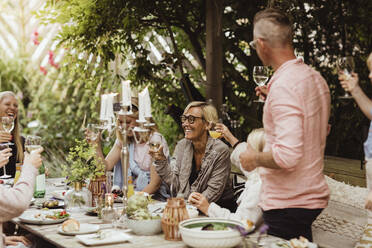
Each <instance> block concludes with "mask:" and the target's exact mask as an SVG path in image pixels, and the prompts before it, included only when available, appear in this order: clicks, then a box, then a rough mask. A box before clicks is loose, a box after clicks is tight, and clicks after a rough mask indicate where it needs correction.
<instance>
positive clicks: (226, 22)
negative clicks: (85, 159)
mask: <svg viewBox="0 0 372 248" xmlns="http://www.w3.org/2000/svg"><path fill="white" fill-rule="evenodd" d="M216 1H217V0H216ZM219 1H220V0H219ZM222 2H223V6H224V7H223V8H224V11H223V17H222V30H223V33H224V36H223V54H224V56H223V73H222V74H223V79H222V80H223V102H224V103H225V104H227V107H228V112H229V115H230V116H231V118H232V119H233V120H237V121H238V124H239V125H238V126H239V128H237V130H236V134H237V135H238V136H239V138H240V139H245V137H246V135H247V133H249V131H250V130H251V129H252V128H256V127H260V126H262V122H261V117H262V105H259V104H256V103H254V102H253V100H254V99H255V98H256V96H255V94H254V88H255V84H254V82H253V80H252V70H253V66H254V65H259V64H260V61H259V59H258V57H257V55H256V53H255V52H254V51H253V50H251V49H250V48H249V45H248V43H249V41H251V40H252V35H253V34H252V21H253V17H254V15H255V13H257V12H258V11H259V10H261V9H264V8H265V7H277V8H280V9H282V10H284V11H285V12H287V13H288V14H289V15H290V17H291V18H292V20H293V22H294V28H295V39H294V47H295V48H296V54H297V55H298V56H300V57H302V58H303V59H304V61H305V62H306V63H307V64H309V65H311V66H313V67H314V68H316V69H317V70H318V71H319V72H320V73H321V74H322V75H323V77H324V78H325V79H326V80H327V82H328V85H329V87H330V90H331V97H332V112H331V119H330V123H331V124H332V129H331V133H330V135H329V136H328V139H327V149H326V154H327V155H333V156H340V157H347V158H354V159H361V158H362V157H363V146H362V143H363V139H364V137H366V133H367V132H368V127H369V121H368V120H367V119H366V118H365V117H364V116H363V114H362V113H361V111H360V110H359V109H358V107H357V106H356V104H355V102H354V101H353V100H349V101H343V100H340V99H338V98H337V96H339V95H342V94H343V90H342V88H341V87H340V85H339V82H338V80H337V74H336V68H335V61H336V59H337V58H338V57H340V56H345V55H351V56H353V57H354V59H355V64H356V68H355V71H356V72H357V73H358V74H359V78H360V84H361V86H362V88H363V90H364V91H365V92H366V93H367V95H369V96H371V95H372V88H371V85H370V81H369V79H368V69H367V66H366V64H365V60H366V58H367V56H368V54H369V53H370V52H372V13H371V10H372V1H370V0H354V1H352V0H350V1H347V0H342V1H341V0H323V1H322V0H314V1H294V0H288V1H258V0H250V1H242V0H224V1H222ZM205 13H206V3H205V1H203V0H188V1H184V0H157V1H148V0H120V1H118V0H98V1H91V0H54V1H52V0H2V1H1V2H0V90H1V91H4V90H12V91H14V92H16V94H17V95H18V96H19V98H20V99H21V101H22V102H21V105H20V106H21V108H20V116H21V124H22V127H23V134H25V135H26V134H31V133H32V134H38V135H40V136H42V138H43V146H44V148H45V157H46V164H47V166H48V167H50V168H52V174H53V175H55V176H57V175H59V173H60V168H61V164H63V163H66V162H65V158H66V155H67V153H68V151H69V148H70V147H72V146H73V145H74V144H75V139H82V138H83V131H82V124H83V120H84V118H86V122H87V123H94V122H97V121H98V119H97V118H98V113H99V106H100V105H99V100H100V98H99V97H100V94H102V93H105V92H117V91H118V90H119V86H120V82H121V80H122V79H129V80H131V81H132V86H133V87H136V88H137V90H141V89H143V88H144V87H145V86H148V87H149V90H150V95H151V98H152V105H153V114H154V117H155V120H156V121H157V123H158V126H159V128H160V132H161V133H162V134H163V135H164V136H165V137H166V139H167V141H168V143H169V144H170V146H171V148H174V146H175V143H176V142H177V140H178V139H180V138H181V137H182V135H183V133H182V130H181V129H180V128H179V126H178V125H177V124H176V122H175V121H174V120H173V118H172V117H171V115H172V114H176V113H177V111H176V109H179V108H181V109H183V108H184V107H185V106H186V104H187V101H188V99H187V97H186V96H185V94H184V91H183V89H184V88H182V85H184V84H185V83H186V82H185V78H186V77H187V76H188V77H189V79H190V81H191V84H192V85H193V86H194V87H195V88H197V89H198V90H199V92H200V93H201V94H202V95H203V96H205V89H206V62H205V61H206V59H205V56H206V51H205V47H206V38H205V37H206V35H205V34H206V21H205V19H206V18H205ZM225 122H226V120H225ZM226 124H229V123H228V122H226ZM112 141H113V138H112V139H110V141H108V142H106V143H105V150H106V152H107V151H108V150H109V149H110V145H111V144H112ZM53 175H52V176H53Z"/></svg>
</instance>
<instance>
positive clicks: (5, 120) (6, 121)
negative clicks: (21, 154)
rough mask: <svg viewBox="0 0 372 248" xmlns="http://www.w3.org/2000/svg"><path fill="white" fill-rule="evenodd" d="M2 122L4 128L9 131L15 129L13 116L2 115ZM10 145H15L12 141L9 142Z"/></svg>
mask: <svg viewBox="0 0 372 248" xmlns="http://www.w3.org/2000/svg"><path fill="white" fill-rule="evenodd" d="M1 124H2V125H3V129H4V131H5V132H7V133H9V134H10V133H11V132H12V131H13V129H14V117H12V116H4V117H1ZM7 144H8V145H14V143H12V142H7Z"/></svg>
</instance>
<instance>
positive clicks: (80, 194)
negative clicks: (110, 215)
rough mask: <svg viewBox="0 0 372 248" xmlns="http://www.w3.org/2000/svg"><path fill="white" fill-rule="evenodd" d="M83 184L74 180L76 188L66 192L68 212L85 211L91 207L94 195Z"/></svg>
mask: <svg viewBox="0 0 372 248" xmlns="http://www.w3.org/2000/svg"><path fill="white" fill-rule="evenodd" d="M82 185H83V184H82V183H81V182H74V188H73V189H70V190H68V191H67V192H66V195H65V204H66V210H67V211H68V212H85V211H87V209H88V208H90V207H91V202H92V195H91V193H90V191H89V190H88V189H86V188H85V187H82Z"/></svg>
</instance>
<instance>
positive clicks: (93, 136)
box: [87, 124, 100, 141]
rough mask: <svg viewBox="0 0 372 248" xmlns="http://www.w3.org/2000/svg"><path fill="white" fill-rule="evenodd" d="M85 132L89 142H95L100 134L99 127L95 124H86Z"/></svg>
mask: <svg viewBox="0 0 372 248" xmlns="http://www.w3.org/2000/svg"><path fill="white" fill-rule="evenodd" d="M87 130H88V139H90V140H91V141H96V140H97V138H98V136H99V134H100V126H99V125H97V124H88V125H87Z"/></svg>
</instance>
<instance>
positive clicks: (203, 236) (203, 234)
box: [179, 218, 244, 248]
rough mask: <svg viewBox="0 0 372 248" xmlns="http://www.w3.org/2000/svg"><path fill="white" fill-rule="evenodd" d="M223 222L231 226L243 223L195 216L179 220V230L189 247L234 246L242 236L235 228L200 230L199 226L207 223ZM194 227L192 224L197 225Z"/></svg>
mask: <svg viewBox="0 0 372 248" xmlns="http://www.w3.org/2000/svg"><path fill="white" fill-rule="evenodd" d="M211 222H213V223H221V224H222V223H223V224H226V225H232V226H235V225H236V226H241V227H243V228H244V225H243V223H241V222H239V221H235V220H227V219H219V218H195V219H188V220H184V221H182V222H180V224H179V230H180V233H181V236H182V240H183V242H185V243H186V244H187V245H188V246H191V247H202V248H223V247H234V246H236V245H238V244H239V243H240V242H242V240H243V238H242V236H241V235H240V233H239V232H238V231H237V230H234V229H230V228H229V229H228V230H221V231H214V230H212V231H208V230H201V226H203V225H207V224H209V223H211ZM199 225H200V227H194V228H193V226H199Z"/></svg>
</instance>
